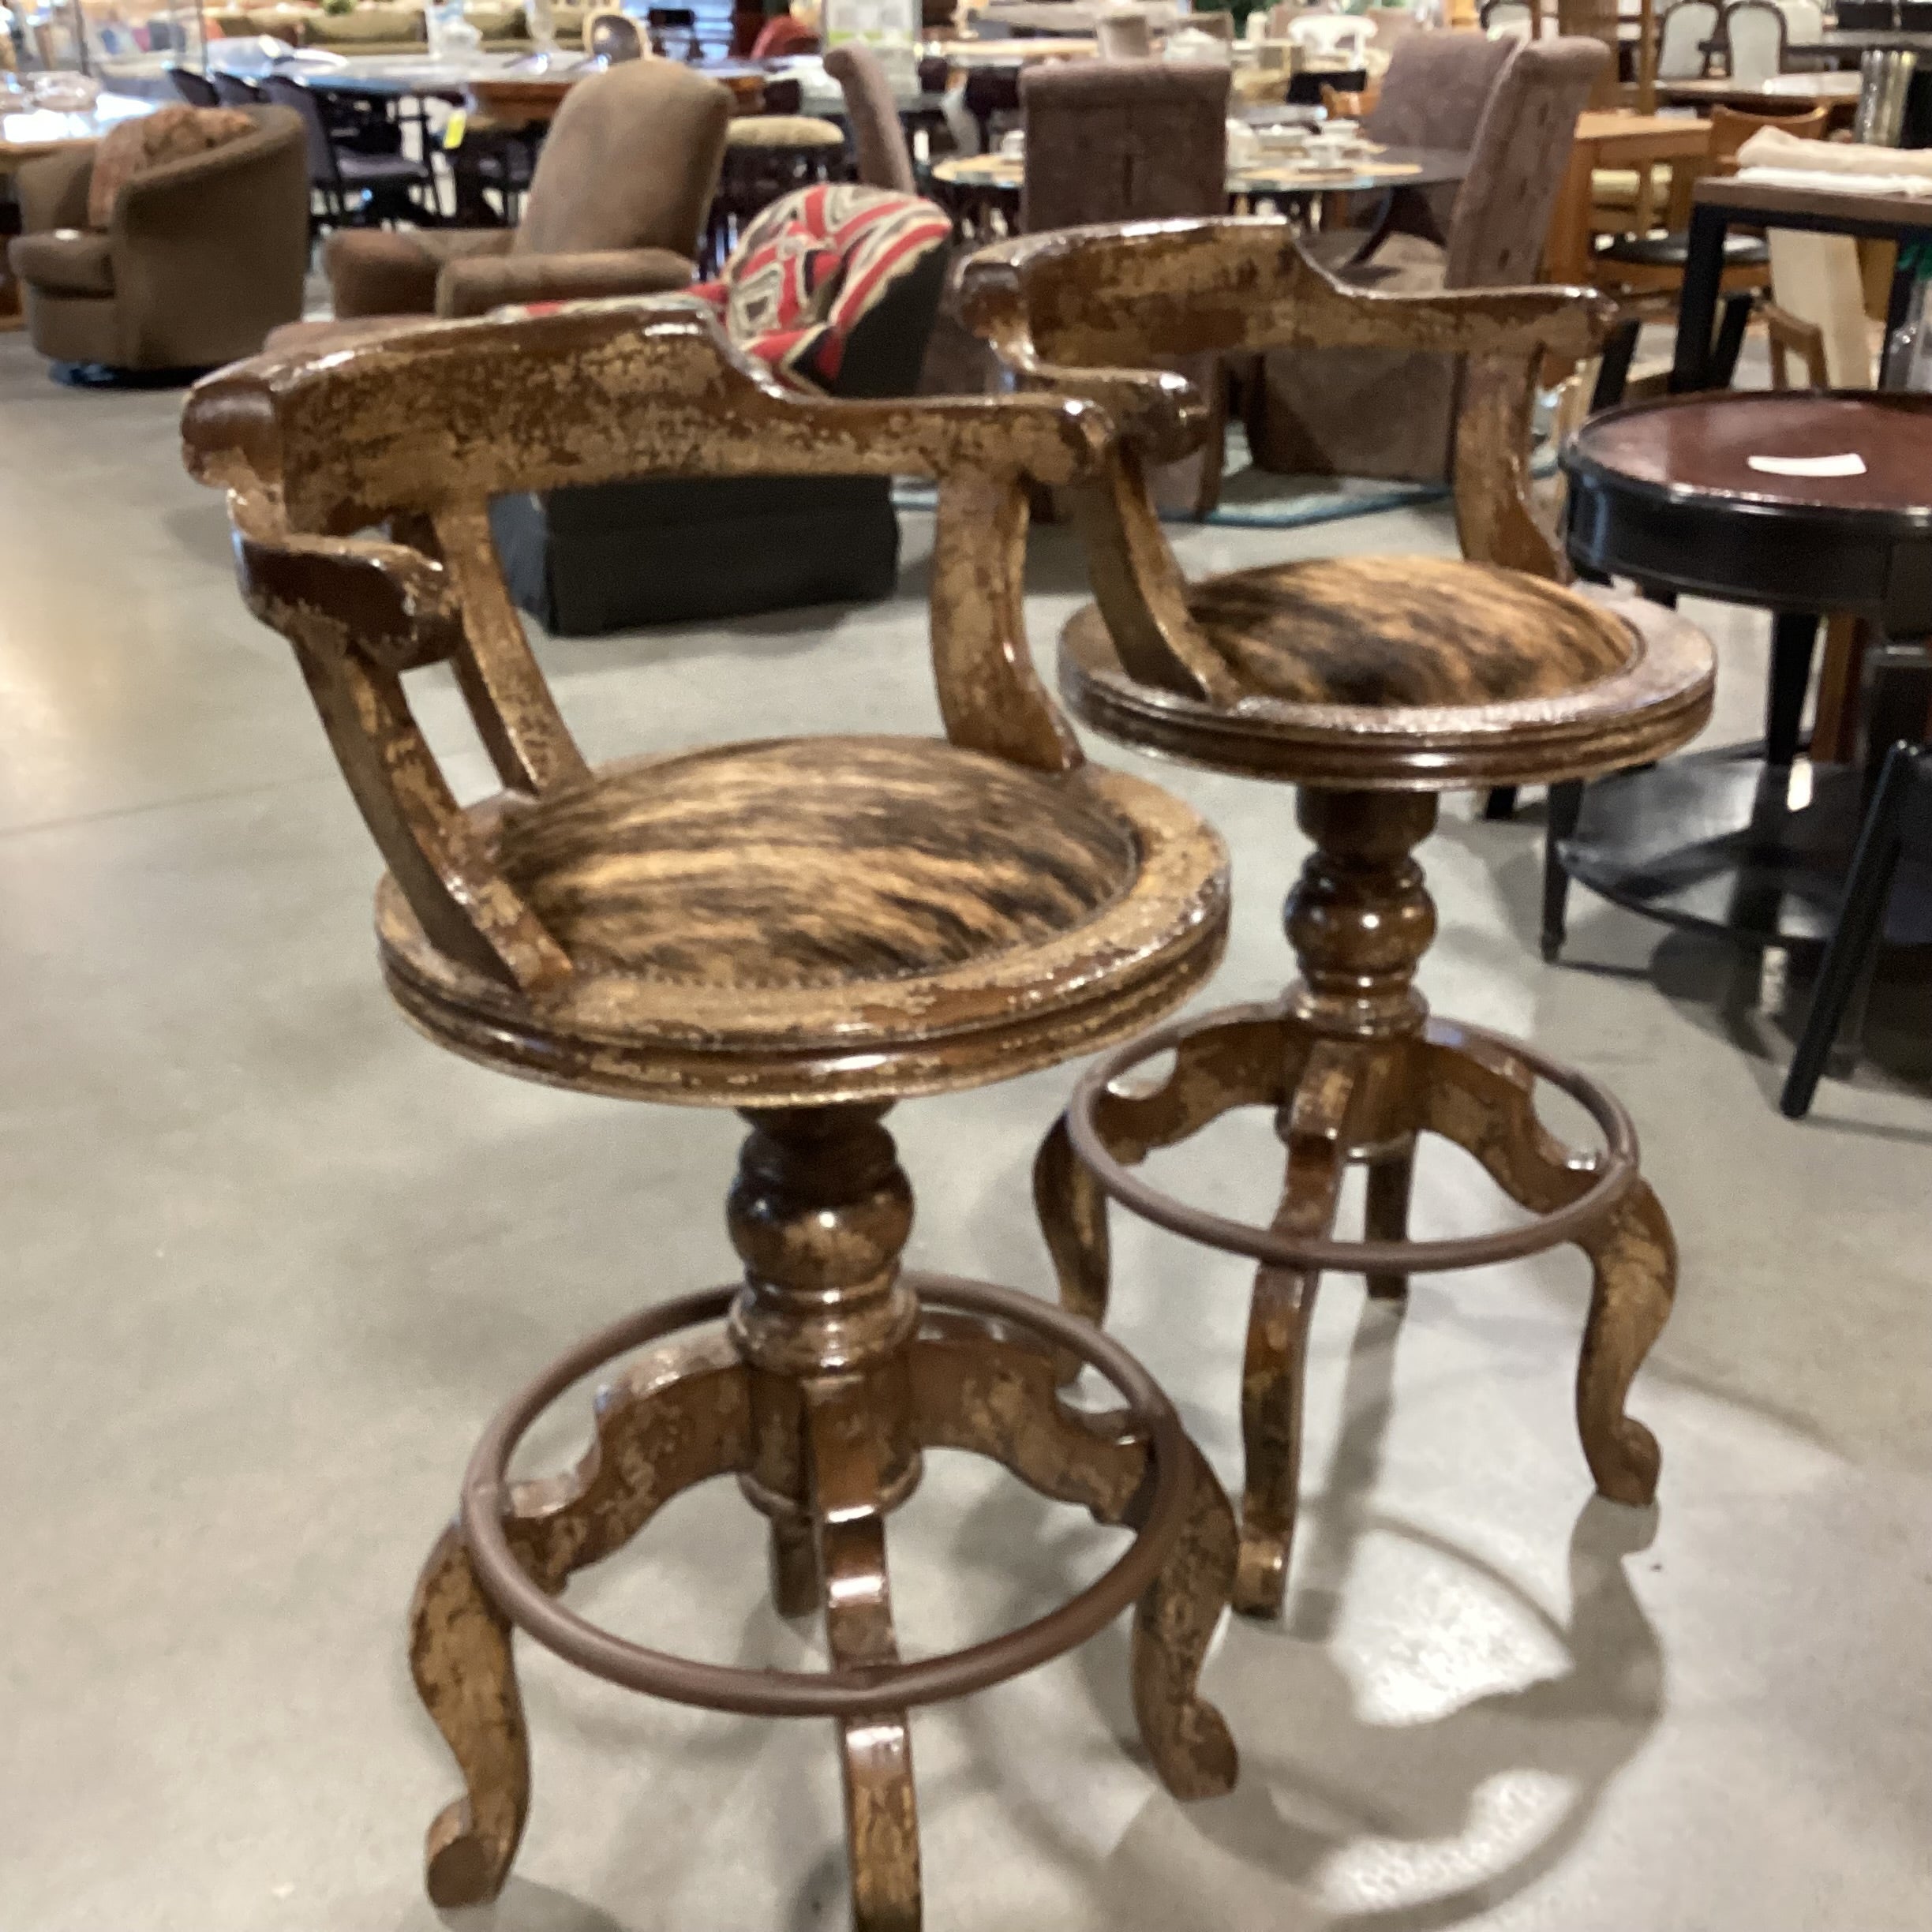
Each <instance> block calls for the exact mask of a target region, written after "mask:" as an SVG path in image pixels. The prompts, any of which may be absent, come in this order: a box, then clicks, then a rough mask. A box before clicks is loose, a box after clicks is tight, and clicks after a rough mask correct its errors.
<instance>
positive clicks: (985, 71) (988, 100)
mask: <svg viewBox="0 0 1932 1932" xmlns="http://www.w3.org/2000/svg"><path fill="white" fill-rule="evenodd" d="M966 111H967V112H968V114H971V115H972V118H973V122H974V125H975V126H977V127H978V129H979V152H981V153H982V154H990V153H991V152H993V139H994V137H993V123H994V121H995V119H998V118H1005V120H1007V121H1009V122H1011V121H1013V120H1017V118H1018V116H1019V113H1020V69H1018V68H1017V67H975V68H972V69H969V70H968V73H967V76H966Z"/></svg>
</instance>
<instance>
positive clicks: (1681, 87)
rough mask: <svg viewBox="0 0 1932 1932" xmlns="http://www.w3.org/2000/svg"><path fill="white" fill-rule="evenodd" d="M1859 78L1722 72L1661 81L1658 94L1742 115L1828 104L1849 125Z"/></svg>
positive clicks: (1673, 101) (1794, 111)
mask: <svg viewBox="0 0 1932 1932" xmlns="http://www.w3.org/2000/svg"><path fill="white" fill-rule="evenodd" d="M1657 97H1658V99H1661V100H1664V101H1668V102H1669V103H1671V105H1672V106H1673V107H1695V108H1698V109H1699V110H1702V112H1704V113H1706V114H1708V113H1709V111H1710V110H1711V109H1712V108H1713V107H1734V108H1735V109H1736V110H1738V111H1739V113H1740V114H1802V113H1803V112H1805V111H1806V110H1807V109H1810V108H1813V107H1829V108H1831V109H1832V110H1833V118H1834V119H1836V118H1843V120H1844V122H1845V123H1846V124H1847V125H1850V122H1851V119H1852V115H1853V114H1854V113H1855V112H1856V110H1857V108H1858V98H1859V77H1858V76H1857V75H1856V74H1855V73H1781V74H1772V75H1770V76H1769V77H1766V78H1765V79H1764V80H1728V79H1726V78H1724V77H1723V76H1722V75H1712V76H1707V77H1700V78H1698V79H1697V80H1660V81H1659V82H1658V83H1657Z"/></svg>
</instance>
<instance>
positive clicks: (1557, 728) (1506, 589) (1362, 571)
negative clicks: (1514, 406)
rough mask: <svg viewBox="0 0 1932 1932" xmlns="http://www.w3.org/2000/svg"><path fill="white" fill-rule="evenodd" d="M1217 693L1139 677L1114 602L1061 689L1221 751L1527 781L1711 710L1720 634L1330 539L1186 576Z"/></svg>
mask: <svg viewBox="0 0 1932 1932" xmlns="http://www.w3.org/2000/svg"><path fill="white" fill-rule="evenodd" d="M1186 608H1187V616H1188V619H1189V631H1191V634H1192V635H1187V634H1186V633H1182V634H1181V636H1182V639H1183V642H1184V644H1185V649H1186V650H1187V652H1188V653H1190V654H1189V661H1190V662H1192V663H1193V664H1195V665H1197V666H1200V667H1202V668H1201V671H1200V676H1202V677H1203V678H1204V680H1206V682H1207V687H1208V688H1209V689H1211V690H1213V691H1215V695H1213V696H1209V697H1203V696H1199V695H1195V693H1194V692H1193V691H1175V690H1174V689H1172V688H1170V687H1167V686H1165V685H1159V684H1155V683H1148V682H1147V681H1146V680H1144V679H1141V678H1139V677H1136V676H1134V674H1133V672H1130V671H1129V669H1128V668H1127V667H1126V665H1125V664H1123V662H1122V661H1121V655H1120V650H1119V648H1118V646H1117V645H1116V643H1115V642H1114V638H1113V637H1112V635H1111V634H1110V632H1109V631H1108V629H1107V627H1106V623H1105V622H1104V620H1103V618H1102V616H1101V614H1100V612H1099V607H1098V606H1097V605H1089V606H1088V608H1086V609H1084V610H1083V611H1080V612H1078V613H1077V614H1076V616H1074V618H1073V620H1072V621H1071V622H1070V623H1069V624H1068V626H1067V627H1066V629H1065V631H1064V632H1062V633H1061V640H1060V672H1061V689H1062V691H1064V692H1065V695H1066V696H1067V697H1068V698H1069V701H1070V702H1072V703H1073V706H1074V708H1075V710H1076V711H1078V712H1079V713H1080V715H1081V716H1082V717H1084V718H1085V719H1086V720H1087V721H1088V723H1090V724H1091V725H1094V726H1095V727H1096V728H1098V729H1100V730H1102V731H1104V732H1108V733H1109V734H1110V736H1116V737H1119V738H1121V739H1125V741H1126V742H1128V743H1133V744H1137V745H1140V746H1141V747H1144V748H1147V749H1150V750H1155V751H1162V752H1165V753H1166V754H1169V755H1170V756H1174V757H1177V758H1186V759H1189V761H1191V762H1194V763H1196V764H1201V765H1207V766H1212V767H1214V768H1215V769H1219V770H1225V771H1235V772H1241V773H1251V774H1254V775H1257V776H1262V777H1272V778H1282V779H1288V780H1290V781H1294V782H1297V783H1303V784H1309V783H1314V784H1331V785H1339V786H1344V787H1351V788H1354V787H1359V788H1365V789H1393V790H1402V791H1438V792H1440V791H1454V790H1456V789H1458V788H1459V787H1460V786H1462V785H1464V784H1490V783H1495V784H1517V783H1522V784H1530V783H1541V782H1545V781H1548V780H1550V779H1552V778H1557V777H1577V776H1581V775H1583V774H1585V773H1589V772H1592V771H1597V770H1606V769H1620V768H1621V767H1622V766H1626V765H1631V764H1637V763H1641V762H1642V761H1643V759H1644V758H1646V757H1649V756H1653V755H1655V750H1654V749H1653V747H1655V748H1661V749H1663V750H1670V749H1674V748H1675V747H1676V746H1677V745H1678V744H1680V743H1683V741H1684V740H1685V739H1687V737H1688V736H1690V734H1691V732H1694V730H1695V729H1696V728H1697V727H1698V725H1701V724H1702V722H1703V720H1704V719H1705V717H1708V716H1709V710H1710V693H1711V687H1712V683H1713V676H1714V666H1713V658H1712V653H1711V648H1710V645H1709V641H1708V640H1707V639H1705V638H1704V637H1703V636H1702V634H1701V633H1700V632H1698V631H1696V630H1695V629H1694V628H1693V627H1691V626H1690V624H1688V623H1686V622H1684V621H1683V620H1682V619H1679V617H1677V616H1676V614H1675V613H1674V612H1667V611H1664V610H1663V609H1662V608H1661V607H1659V606H1657V605H1647V604H1645V603H1643V602H1642V601H1641V600H1640V599H1636V598H1630V597H1610V596H1608V595H1607V594H1606V595H1605V596H1603V597H1597V596H1591V597H1584V596H1582V595H1581V594H1579V593H1577V592H1575V591H1573V590H1566V589H1565V588H1563V586H1560V585H1558V584H1554V583H1551V582H1548V581H1546V580H1545V579H1544V578H1539V577H1532V576H1529V575H1526V574H1524V573H1522V572H1520V571H1509V570H1503V569H1501V568H1500V567H1496V566H1495V565H1492V564H1472V563H1467V562H1464V561H1462V560H1459V559H1454V558H1443V557H1427V556H1357V557H1324V558H1320V559H1316V560H1311V561H1309V562H1305V563H1295V564H1276V565H1272V566H1270V567H1264V568H1262V569H1260V570H1249V571H1236V572H1234V573H1233V574H1231V575H1227V576H1224V577H1212V578H1205V579H1204V580H1203V581H1201V582H1197V583H1193V584H1190V585H1189V586H1187V587H1186Z"/></svg>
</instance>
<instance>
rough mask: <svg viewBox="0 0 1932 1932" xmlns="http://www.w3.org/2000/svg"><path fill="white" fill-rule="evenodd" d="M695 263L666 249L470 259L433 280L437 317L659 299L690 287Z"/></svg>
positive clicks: (450, 264) (447, 267)
mask: <svg viewBox="0 0 1932 1932" xmlns="http://www.w3.org/2000/svg"><path fill="white" fill-rule="evenodd" d="M696 273H697V264H695V263H694V262H691V261H688V260H686V259H685V257H684V256H682V255H679V254H676V253H673V252H672V250H671V249H655V248H644V249H597V250H595V251H594V252H591V253H583V254H575V255H497V256H470V257H468V258H466V259H465V260H460V261H452V262H448V263H446V264H444V269H443V272H442V273H441V275H439V276H438V277H437V278H436V313H437V314H438V315H440V316H480V315H487V314H488V313H489V311H490V310H491V309H501V308H504V307H506V306H507V305H511V304H513V303H519V302H539V301H584V300H586V299H590V298H595V297H598V296H605V295H661V294H670V293H672V292H673V291H675V290H678V289H683V288H688V287H690V286H691V278H692V277H693V276H694V275H695V274H696Z"/></svg>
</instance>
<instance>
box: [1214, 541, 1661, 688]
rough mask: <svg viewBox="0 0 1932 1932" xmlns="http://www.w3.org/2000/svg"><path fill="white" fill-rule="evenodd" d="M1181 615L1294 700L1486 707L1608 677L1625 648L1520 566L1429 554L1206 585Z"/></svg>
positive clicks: (1594, 614) (1323, 561) (1582, 608)
mask: <svg viewBox="0 0 1932 1932" xmlns="http://www.w3.org/2000/svg"><path fill="white" fill-rule="evenodd" d="M1188 608H1189V612H1190V613H1191V614H1192V615H1193V619H1194V621H1195V622H1196V623H1197V624H1198V625H1199V626H1200V628H1201V630H1202V631H1204V633H1205V634H1206V635H1207V638H1209V640H1210V641H1211V642H1212V644H1213V645H1214V647H1215V650H1216V651H1217V652H1218V653H1219V655H1220V656H1221V657H1222V658H1223V659H1224V660H1225V661H1226V662H1227V663H1228V664H1229V665H1231V666H1232V667H1233V668H1234V669H1235V670H1236V672H1237V673H1238V674H1239V675H1240V676H1241V681H1242V682H1243V683H1244V684H1245V685H1246V686H1247V687H1249V689H1251V690H1252V691H1256V692H1257V693H1260V694H1262V695H1266V696H1267V697H1271V698H1291V699H1293V700H1294V701H1295V702H1297V703H1301V704H1348V705H1446V704H1492V703H1496V702H1506V701H1511V700H1515V699H1518V698H1550V697H1554V696H1556V695H1557V694H1558V693H1559V692H1563V691H1574V690H1575V689H1577V688H1578V687H1579V686H1580V685H1584V684H1589V683H1593V682H1594V681H1595V680H1597V679H1598V678H1601V677H1608V676H1609V675H1610V674H1611V673H1612V672H1615V671H1618V670H1621V669H1622V668H1623V666H1624V665H1626V664H1627V663H1628V662H1629V661H1630V657H1631V645H1632V639H1631V635H1630V633H1629V631H1627V630H1626V629H1625V627H1623V625H1622V624H1620V623H1618V622H1617V621H1616V619H1615V618H1614V617H1612V616H1610V615H1609V614H1608V612H1605V611H1604V610H1603V609H1602V608H1601V607H1600V606H1597V605H1592V604H1589V603H1588V602H1586V601H1585V600H1584V599H1583V598H1582V597H1577V596H1574V594H1572V593H1571V592H1569V591H1567V590H1563V588H1562V587H1561V586H1559V585H1556V584H1552V583H1546V582H1544V581H1543V580H1542V579H1541V578H1536V577H1529V576H1525V575H1522V573H1521V572H1520V571H1506V570H1499V569H1496V568H1494V567H1491V566H1489V565H1487V564H1466V563H1462V562H1458V561H1457V560H1454V559H1450V558H1443V557H1427V556H1365V557H1320V558H1316V559H1312V560H1310V561H1309V562H1306V563H1301V564H1276V565H1274V566H1271V567H1267V568H1264V569H1261V570H1253V571H1237V572H1236V573H1234V575H1231V576H1226V577H1214V578H1208V579H1207V581H1206V582H1203V583H1201V584H1199V585H1196V586H1195V587H1194V588H1193V590H1192V591H1191V592H1190V593H1189V598H1188Z"/></svg>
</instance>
